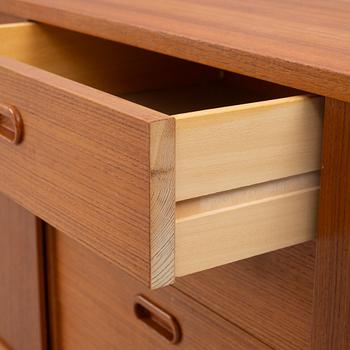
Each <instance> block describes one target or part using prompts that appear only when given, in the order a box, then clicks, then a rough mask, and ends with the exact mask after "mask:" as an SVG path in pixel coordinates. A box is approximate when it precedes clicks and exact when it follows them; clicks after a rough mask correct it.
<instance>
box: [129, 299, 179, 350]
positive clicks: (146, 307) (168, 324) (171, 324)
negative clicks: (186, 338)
mask: <svg viewBox="0 0 350 350" xmlns="http://www.w3.org/2000/svg"><path fill="white" fill-rule="evenodd" d="M134 311H135V315H136V317H137V318H138V319H139V320H141V321H142V322H144V323H145V324H146V325H147V326H149V327H151V328H153V329H154V330H155V331H156V332H157V333H159V334H160V335H162V336H163V337H164V338H166V339H167V340H169V341H170V342H171V343H173V344H176V343H178V342H179V341H180V339H181V330H180V326H179V323H178V322H177V321H176V319H175V318H174V317H173V316H172V315H170V314H169V313H167V312H166V311H164V310H163V309H161V308H160V307H158V306H157V305H155V304H153V303H152V302H151V301H149V300H148V299H146V298H145V297H143V296H141V295H139V296H137V298H136V301H135V305H134Z"/></svg>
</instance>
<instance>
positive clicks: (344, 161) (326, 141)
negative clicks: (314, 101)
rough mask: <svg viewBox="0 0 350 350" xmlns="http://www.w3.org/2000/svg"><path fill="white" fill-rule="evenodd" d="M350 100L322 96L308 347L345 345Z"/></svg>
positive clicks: (336, 349)
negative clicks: (316, 223)
mask: <svg viewBox="0 0 350 350" xmlns="http://www.w3.org/2000/svg"><path fill="white" fill-rule="evenodd" d="M349 149H350V105H349V104H348V103H344V102H341V101H337V100H333V99H326V104H325V128H324V133H323V163H322V175H321V193H320V211H319V223H318V224H319V227H318V240H317V254H316V267H317V269H316V279H315V296H314V327H313V338H312V339H313V347H312V350H329V349H332V350H345V349H349V348H350V322H349V320H350V273H349V271H350V215H349V213H350V183H349V179H350V153H349Z"/></svg>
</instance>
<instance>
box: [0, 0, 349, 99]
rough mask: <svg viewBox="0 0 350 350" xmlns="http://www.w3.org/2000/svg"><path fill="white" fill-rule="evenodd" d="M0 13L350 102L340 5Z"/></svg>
mask: <svg viewBox="0 0 350 350" xmlns="http://www.w3.org/2000/svg"><path fill="white" fill-rule="evenodd" d="M0 11H2V12H7V13H10V14H13V15H17V16H21V17H24V18H31V19H34V20H37V21H40V22H44V23H49V24H53V25H56V26H60V27H65V28H68V29H73V30H76V31H80V32H85V33H88V34H92V35H95V36H100V37H103V38H107V39H111V40H114V41H120V42H124V43H128V44H131V45H134V46H139V47H143V48H147V49H149V50H153V51H158V52H162V53H166V54H169V55H173V56H178V57H181V58H185V59H188V60H192V61H196V62H200V63H204V64H207V65H210V66H214V67H218V68H223V69H227V70H229V71H234V72H237V73H241V74H245V75H249V76H254V77H257V78H259V79H264V80H268V81H273V82H277V83H280V84H283V85H288V86H291V87H296V88H299V89H302V90H306V91H309V92H313V93H317V94H320V95H324V96H329V97H333V98H338V99H341V100H347V101H350V67H349V64H348V61H349V60H348V58H349V55H350V40H349V36H348V33H349V30H350V22H349V15H350V3H349V2H346V1H341V0H335V1H331V2H330V1H326V0H315V1H300V0H289V1H279V0H248V1H246V0H233V1H225V0H219V1H218V0H156V1H155V0H139V1H129V0H75V1H71V0H2V1H1V3H0Z"/></svg>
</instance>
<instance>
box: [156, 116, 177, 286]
mask: <svg viewBox="0 0 350 350" xmlns="http://www.w3.org/2000/svg"><path fill="white" fill-rule="evenodd" d="M150 254H151V257H150V265H151V266H150V286H151V288H158V287H161V286H164V285H168V284H170V283H172V282H174V280H175V120H174V119H170V120H165V121H161V122H157V123H151V125H150Z"/></svg>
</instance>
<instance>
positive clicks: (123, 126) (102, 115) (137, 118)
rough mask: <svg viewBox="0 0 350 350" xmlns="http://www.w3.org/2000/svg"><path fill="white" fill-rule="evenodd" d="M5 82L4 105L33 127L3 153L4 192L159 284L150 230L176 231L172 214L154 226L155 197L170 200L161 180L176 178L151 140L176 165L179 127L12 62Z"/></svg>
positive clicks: (4, 145)
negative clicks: (152, 271)
mask: <svg viewBox="0 0 350 350" xmlns="http://www.w3.org/2000/svg"><path fill="white" fill-rule="evenodd" d="M0 81H1V83H0V101H1V103H3V104H5V105H9V106H15V107H16V109H17V110H18V111H19V112H20V114H21V116H22V118H23V123H24V138H23V141H22V143H21V144H19V145H13V144H11V143H8V142H6V141H1V143H0V177H1V179H2V180H1V185H0V186H1V191H2V192H4V193H6V194H7V195H9V196H11V197H12V198H14V199H15V200H16V201H17V202H18V203H19V204H21V205H22V206H24V207H25V208H27V209H28V210H30V211H31V212H32V213H33V214H34V215H36V216H39V217H40V218H42V219H43V220H45V221H47V222H49V223H51V224H52V225H54V226H55V227H57V228H60V229H62V230H65V231H66V232H67V233H68V234H70V235H71V236H73V237H75V238H76V239H78V240H79V241H81V242H83V243H84V244H86V245H88V246H90V247H93V248H94V249H95V250H96V251H98V252H99V253H100V254H102V255H104V256H105V257H106V258H107V259H109V260H112V261H113V262H115V263H116V264H118V265H119V266H121V267H122V268H123V269H124V270H126V271H127V272H129V273H130V274H131V275H133V276H135V277H136V278H137V279H139V280H142V281H144V282H145V283H147V284H150V281H149V278H150V277H149V276H150V265H151V262H150V247H149V246H150V241H152V237H151V235H150V230H152V232H153V233H155V232H157V231H158V230H159V228H158V227H157V225H160V226H161V225H164V226H165V227H167V226H168V227H169V229H171V226H172V222H173V221H174V220H173V218H172V217H171V213H170V214H168V215H167V216H163V215H162V213H159V214H158V217H157V219H158V220H159V222H154V221H152V220H150V207H151V202H152V198H151V195H150V188H152V190H153V191H154V193H153V195H154V196H156V197H157V198H158V199H160V200H162V199H161V198H162V196H163V193H162V190H161V188H162V187H161V185H160V186H157V185H155V184H154V183H153V184H152V181H153V180H152V172H154V173H156V174H157V173H162V177H163V179H164V178H166V176H167V175H166V171H167V169H165V170H164V171H163V169H161V168H158V164H157V159H156V152H157V149H156V148H152V149H150V138H151V135H152V139H153V140H155V139H157V140H158V142H159V144H157V145H156V146H155V147H158V146H159V147H162V149H163V150H164V151H165V152H167V150H166V149H167V148H169V151H168V152H167V153H168V157H169V158H168V159H169V162H171V161H172V157H171V154H172V153H173V148H174V147H173V142H174V137H173V134H172V130H173V121H172V120H171V119H168V118H167V117H164V116H162V115H161V114H160V113H157V112H154V111H152V110H148V109H146V108H143V107H141V106H137V105H134V104H131V103H129V102H127V101H124V100H121V99H118V98H117V97H113V96H110V95H107V94H103V93H100V92H99V91H97V90H93V89H91V88H88V87H84V86H82V85H79V84H77V83H75V82H72V81H69V80H67V79H64V78H61V77H59V76H55V75H52V74H50V73H47V72H44V71H41V70H38V69H36V68H34V67H30V66H28V65H24V64H22V63H18V62H16V61H13V60H9V59H7V58H0ZM162 134H163V135H164V136H163V138H162ZM154 181H156V179H155V180H154ZM165 182H166V180H165ZM171 182H172V179H170V183H171ZM171 186H172V187H173V185H172V184H171ZM171 186H170V184H169V191H170V193H169V196H170V198H171V188H172V187H171ZM159 191H160V192H159ZM169 203H170V206H174V201H171V200H170V201H169ZM154 206H155V207H156V208H153V210H158V209H157V203H155V205H154ZM172 212H174V211H172ZM162 232H163V233H164V234H165V230H163V231H162ZM170 244H171V241H170ZM165 246H166V244H165ZM153 248H154V249H156V248H155V247H153ZM171 250H172V249H171ZM169 257H170V258H171V257H172V255H171V254H169ZM163 258H164V257H163ZM165 261H166V259H165Z"/></svg>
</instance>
